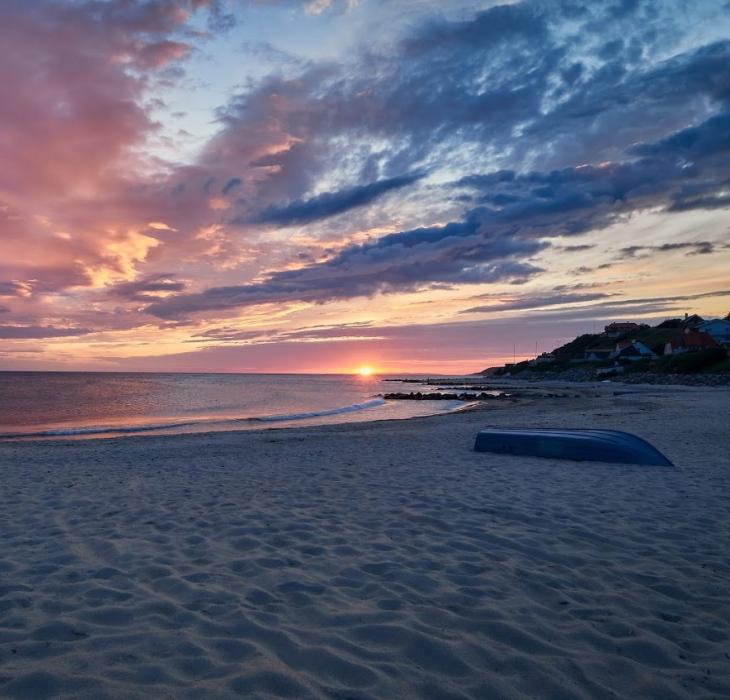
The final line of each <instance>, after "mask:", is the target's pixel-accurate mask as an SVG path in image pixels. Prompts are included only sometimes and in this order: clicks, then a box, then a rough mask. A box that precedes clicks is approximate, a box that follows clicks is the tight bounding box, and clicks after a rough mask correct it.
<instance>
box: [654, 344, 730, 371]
mask: <svg viewBox="0 0 730 700" xmlns="http://www.w3.org/2000/svg"><path fill="white" fill-rule="evenodd" d="M726 358H727V351H726V350H725V349H724V348H707V350H697V351H696V352H686V353H682V354H680V355H669V356H668V357H662V358H661V360H659V362H658V363H657V369H658V371H660V372H664V373H666V374H694V373H696V372H702V371H703V370H709V369H711V368H712V366H713V365H719V364H720V363H722V362H724V361H725V359H726Z"/></svg>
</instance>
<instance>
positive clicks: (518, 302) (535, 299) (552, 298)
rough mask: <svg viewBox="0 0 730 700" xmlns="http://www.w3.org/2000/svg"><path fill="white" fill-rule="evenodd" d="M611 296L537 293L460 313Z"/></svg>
mask: <svg viewBox="0 0 730 700" xmlns="http://www.w3.org/2000/svg"><path fill="white" fill-rule="evenodd" d="M611 296H615V295H614V294H608V293H605V292H592V293H584V294H552V295H551V294H546V295H544V296H543V295H537V294H535V295H530V296H526V297H518V298H516V299H511V300H506V301H502V300H501V299H495V301H497V302H499V303H496V304H489V305H487V306H473V307H471V308H469V309H464V310H463V311H460V312H459V313H462V314H474V313H496V312H498V311H527V310H530V309H542V308H545V307H548V306H560V305H563V304H571V303H577V302H588V301H596V300H597V299H606V298H607V297H611Z"/></svg>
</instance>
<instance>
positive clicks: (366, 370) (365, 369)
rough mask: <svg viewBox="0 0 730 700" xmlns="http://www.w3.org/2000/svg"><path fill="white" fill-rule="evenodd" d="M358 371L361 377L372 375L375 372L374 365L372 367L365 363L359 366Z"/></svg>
mask: <svg viewBox="0 0 730 700" xmlns="http://www.w3.org/2000/svg"><path fill="white" fill-rule="evenodd" d="M357 373H358V374H359V375H360V376H361V377H372V376H373V374H374V373H375V370H374V369H373V368H372V367H370V366H369V365H363V366H362V367H358V369H357Z"/></svg>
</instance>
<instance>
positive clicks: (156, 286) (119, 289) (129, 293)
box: [109, 273, 186, 302]
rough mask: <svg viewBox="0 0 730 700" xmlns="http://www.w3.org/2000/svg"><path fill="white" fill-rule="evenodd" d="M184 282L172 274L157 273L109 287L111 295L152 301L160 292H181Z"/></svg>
mask: <svg viewBox="0 0 730 700" xmlns="http://www.w3.org/2000/svg"><path fill="white" fill-rule="evenodd" d="M185 287H186V284H185V282H180V281H177V280H175V279H174V275H170V274H164V273H163V274H157V275H149V276H147V277H143V278H142V279H139V280H135V281H134V282H122V283H119V284H116V285H114V286H113V287H111V288H110V289H109V293H110V294H111V295H113V296H117V297H122V298H125V299H129V300H130V301H148V302H149V301H154V300H155V299H157V298H158V297H159V295H160V294H161V293H162V294H170V293H172V292H181V291H183V290H184V289H185Z"/></svg>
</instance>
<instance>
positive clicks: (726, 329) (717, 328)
mask: <svg viewBox="0 0 730 700" xmlns="http://www.w3.org/2000/svg"><path fill="white" fill-rule="evenodd" d="M697 330H698V331H702V332H703V333H707V334H708V335H711V336H712V337H713V338H714V339H715V340H716V341H717V342H718V343H720V345H730V321H727V320H725V319H722V318H713V319H712V320H710V321H705V322H704V323H701V324H700V325H699V326H698V328H697Z"/></svg>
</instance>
